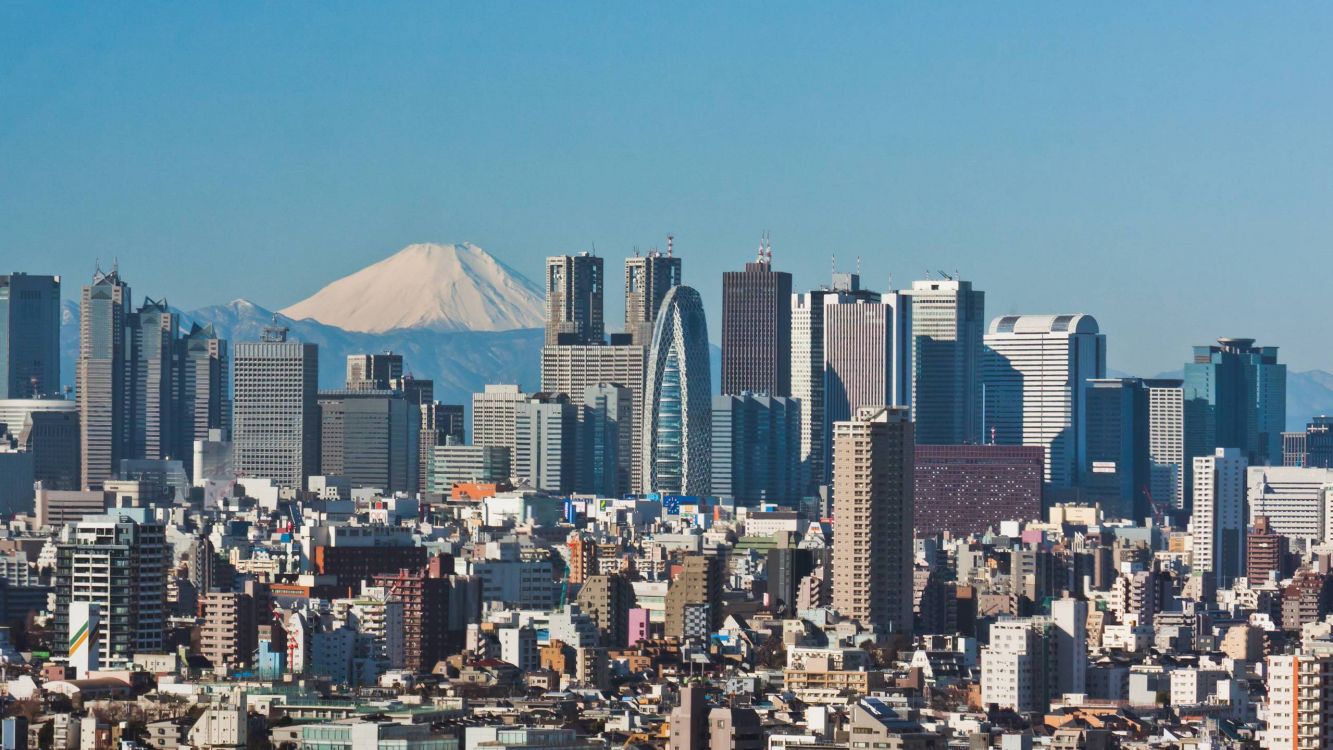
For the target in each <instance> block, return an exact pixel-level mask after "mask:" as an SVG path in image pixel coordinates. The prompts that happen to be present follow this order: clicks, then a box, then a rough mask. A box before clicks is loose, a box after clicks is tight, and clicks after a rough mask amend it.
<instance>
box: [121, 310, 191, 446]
mask: <svg viewBox="0 0 1333 750" xmlns="http://www.w3.org/2000/svg"><path fill="white" fill-rule="evenodd" d="M125 326H126V336H127V338H128V344H129V362H128V365H129V370H128V376H129V377H128V381H129V388H128V389H127V395H128V397H129V430H128V432H129V455H128V456H126V458H148V459H163V458H182V459H183V458H184V457H185V456H184V455H180V456H173V455H172V451H173V450H175V449H176V448H177V447H178V445H177V442H176V435H175V429H176V414H175V401H176V387H175V376H176V355H177V340H178V337H179V332H180V319H179V317H178V316H177V315H176V314H175V313H174V312H172V311H171V308H170V307H168V306H167V302H166V300H154V299H151V298H145V299H144V303H143V306H142V307H140V308H139V309H138V310H137V311H135V312H133V313H131V314H129V315H128V316H126V321H125Z"/></svg>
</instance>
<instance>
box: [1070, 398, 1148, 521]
mask: <svg viewBox="0 0 1333 750" xmlns="http://www.w3.org/2000/svg"><path fill="white" fill-rule="evenodd" d="M1084 388H1085V389H1086V390H1087V393H1086V394H1085V399H1086V402H1087V414H1086V418H1085V419H1084V420H1083V423H1082V429H1081V431H1080V432H1079V448H1078V453H1079V473H1078V485H1079V488H1080V489H1081V490H1083V493H1084V498H1085V499H1087V500H1089V501H1091V502H1095V503H1098V504H1100V505H1101V507H1102V509H1103V510H1104V511H1105V512H1106V514H1107V515H1108V516H1111V517H1114V518H1123V519H1127V520H1132V521H1135V522H1140V523H1141V522H1142V521H1143V519H1144V518H1145V517H1146V516H1148V515H1150V514H1151V513H1152V507H1151V503H1149V501H1148V492H1149V481H1150V479H1149V477H1150V466H1151V463H1150V461H1149V423H1148V414H1149V409H1148V391H1147V389H1146V388H1144V384H1143V381H1142V380H1140V379H1139V378H1110V379H1101V378H1092V379H1089V380H1087V381H1085V384H1084Z"/></svg>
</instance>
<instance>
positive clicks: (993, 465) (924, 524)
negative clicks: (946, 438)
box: [913, 445, 1044, 535]
mask: <svg viewBox="0 0 1333 750" xmlns="http://www.w3.org/2000/svg"><path fill="white" fill-rule="evenodd" d="M1043 455H1044V452H1043V451H1042V449H1041V448H1038V447H1037V446H1033V445H918V446H916V452H915V456H914V457H915V463H916V466H915V469H914V474H915V480H914V485H913V487H914V493H915V494H914V497H913V501H914V504H915V506H916V516H915V518H916V521H915V524H914V525H915V527H916V531H917V533H919V534H936V533H939V532H941V531H948V532H951V533H953V534H955V535H960V534H973V533H982V532H985V531H986V530H987V529H989V528H998V527H999V525H1000V522H1002V521H1021V520H1029V519H1035V518H1040V517H1041V485H1042V478H1043V475H1044V473H1043V471H1042V456H1043Z"/></svg>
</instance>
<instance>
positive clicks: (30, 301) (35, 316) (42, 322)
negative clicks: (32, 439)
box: [0, 273, 61, 431]
mask: <svg viewBox="0 0 1333 750" xmlns="http://www.w3.org/2000/svg"><path fill="white" fill-rule="evenodd" d="M60 387H61V383H60V277H59V276H29V275H28V274H26V273H13V274H9V275H0V399H15V398H38V397H41V396H52V395H55V394H57V393H59V392H60ZM20 427H22V425H10V428H11V429H13V430H15V431H17V430H18V429H19V428H20Z"/></svg>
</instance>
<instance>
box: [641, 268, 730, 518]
mask: <svg viewBox="0 0 1333 750" xmlns="http://www.w3.org/2000/svg"><path fill="white" fill-rule="evenodd" d="M708 357H709V354H708V324H707V321H706V320H705V318H704V306H703V300H702V299H701V298H700V297H699V293H698V292H697V291H695V290H694V289H693V288H691V287H688V286H678V287H675V288H673V289H672V290H671V291H670V292H668V293H667V296H666V298H665V299H664V300H663V301H662V309H661V311H660V312H659V313H658V317H657V323H656V327H655V328H654V329H653V343H652V348H651V350H650V353H649V356H648V366H647V372H646V375H645V377H644V399H643V403H644V406H643V408H644V415H643V416H644V424H643V430H642V433H643V434H642V436H641V439H642V445H643V450H642V457H643V482H644V489H645V491H648V492H660V493H664V494H684V495H706V494H708V484H709V481H710V478H711V477H710V474H711V469H710V467H709V461H710V460H711V457H712V456H711V453H712V448H711V446H710V442H711V438H712V425H711V422H712V411H713V410H712V402H711V399H710V398H709V391H711V390H712V389H711V387H710V384H709V365H708Z"/></svg>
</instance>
